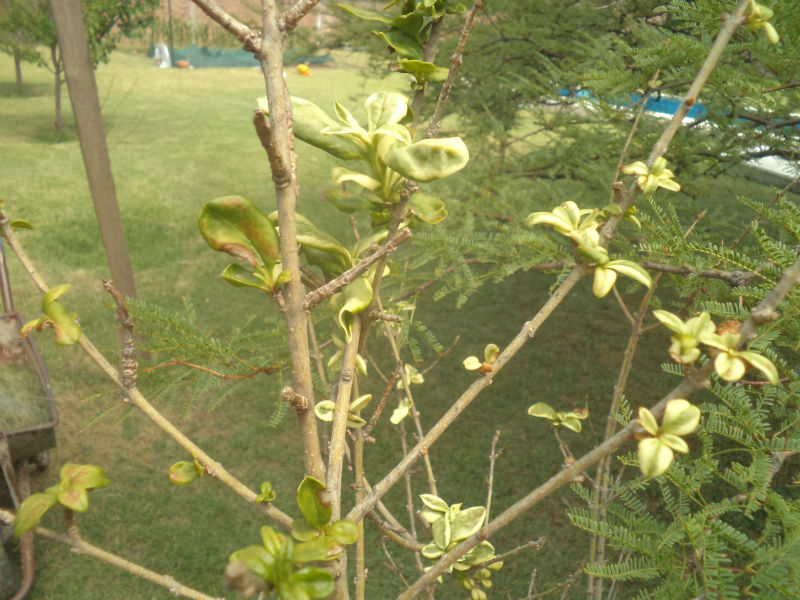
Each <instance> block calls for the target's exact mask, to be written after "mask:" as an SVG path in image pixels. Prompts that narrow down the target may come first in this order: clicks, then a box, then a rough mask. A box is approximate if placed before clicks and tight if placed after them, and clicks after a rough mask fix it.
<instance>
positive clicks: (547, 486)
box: [357, 259, 800, 600]
mask: <svg viewBox="0 0 800 600" xmlns="http://www.w3.org/2000/svg"><path fill="white" fill-rule="evenodd" d="M798 281H800V259H798V260H797V261H796V262H795V263H794V264H793V265H792V266H791V267H789V268H788V269H786V271H784V273H783V276H782V277H781V279H780V281H778V283H777V284H776V285H775V287H774V288H773V290H772V291H771V292H770V293H769V294H768V295H767V297H766V298H765V299H764V300H762V301H761V302H760V303H759V304H758V306H756V307H755V308H754V309H753V310H751V311H750V315H749V316H748V318H747V320H746V321H745V322H744V323H743V324H742V326H741V328H740V329H739V334H740V336H741V339H740V342H739V344H738V346H737V348H741V347H744V346H746V344H747V343H749V342H750V341H751V340H752V339H753V338H754V337H755V335H756V331H757V328H758V327H759V326H760V325H763V324H764V323H768V322H770V321H772V320H774V319H775V318H776V316H777V313H776V312H775V311H776V308H777V306H778V304H780V302H781V301H782V300H783V299H784V298H785V297H786V295H787V294H788V293H789V291H790V290H791V289H792V288H793V287H794V286H796V285H797V283H798ZM495 364H496V363H495ZM712 372H713V364H712V363H711V362H710V361H709V362H707V363H706V364H705V365H703V366H702V367H700V368H699V369H696V370H694V371H693V372H687V374H686V375H685V377H684V379H683V381H682V382H681V383H680V384H679V385H677V386H676V387H675V388H673V390H672V391H671V392H669V393H668V394H667V395H666V396H664V397H663V398H662V399H661V400H660V401H659V402H658V403H657V404H656V405H655V406H654V407H652V408H651V412H652V413H653V415H654V416H656V417H657V418H658V417H659V416H661V414H662V413H663V411H664V408H665V406H666V404H667V402H669V401H670V400H672V399H675V398H686V397H688V395H689V394H691V393H692V392H694V391H696V390H698V389H700V388H702V387H704V386H706V385H707V381H708V377H709V376H710V375H711V373H712ZM434 429H435V428H434ZM431 431H433V430H431ZM642 431H643V429H642V428H641V426H640V425H639V422H638V421H637V420H633V421H631V423H630V424H629V425H628V426H627V427H625V428H624V429H622V430H620V431H619V432H618V433H617V434H616V435H614V436H613V437H611V438H610V439H608V440H606V441H605V442H603V443H602V444H600V445H598V446H596V447H595V448H594V449H592V450H591V451H590V452H588V453H586V454H584V455H583V456H582V457H581V458H579V459H578V460H576V461H575V462H574V463H573V464H571V465H569V466H566V467H564V468H563V469H562V470H561V471H559V472H558V473H557V474H555V475H553V476H552V477H551V478H550V479H548V480H547V481H546V482H544V483H543V484H541V485H540V486H539V487H537V488H536V489H534V490H533V491H531V492H530V493H529V494H528V495H526V496H525V497H524V498H522V499H521V500H519V501H517V502H516V503H515V504H513V505H512V506H511V507H509V508H508V509H506V510H505V511H504V512H503V513H502V514H501V515H500V516H498V517H496V518H495V519H494V520H493V521H492V522H491V523H489V525H488V526H487V527H485V528H483V529H482V530H480V531H479V532H478V533H476V534H474V535H472V536H470V537H469V538H467V539H466V540H464V541H462V542H461V543H459V544H458V546H456V547H455V548H453V549H452V550H451V551H449V552H447V553H446V554H444V555H442V556H441V557H440V558H439V561H438V562H437V563H436V564H435V565H434V566H433V567H432V568H431V569H430V570H429V571H428V572H427V573H425V575H423V576H422V577H420V578H419V579H417V581H415V582H414V584H413V585H411V586H410V587H409V588H408V589H407V590H406V591H405V592H403V593H402V594H401V595H400V596H398V599H397V600H411V599H412V598H414V595H415V594H416V593H418V592H419V591H420V590H422V589H423V588H425V587H426V586H428V585H430V584H431V583H432V582H433V581H435V580H436V578H437V577H439V576H440V575H442V574H443V573H444V572H445V571H447V570H448V569H449V568H450V566H451V565H452V564H454V563H455V562H456V561H457V560H458V559H459V558H461V557H462V556H464V554H466V553H467V552H469V551H470V550H471V549H472V548H474V547H475V546H477V545H478V544H479V543H480V542H482V541H483V540H485V539H486V538H487V537H490V536H492V535H494V534H495V533H496V532H498V531H499V530H500V529H502V528H503V527H505V526H506V525H509V524H510V523H512V522H514V521H515V520H516V519H517V518H519V516H520V515H522V514H523V513H524V512H525V511H527V510H529V509H531V508H533V507H534V506H536V505H537V504H538V503H539V502H541V501H542V500H544V499H545V498H547V497H548V496H550V494H552V493H554V492H555V491H556V490H558V489H560V488H561V487H563V486H564V485H566V484H568V483H569V482H570V481H572V480H573V478H574V477H576V476H577V475H579V474H581V473H584V472H585V471H586V470H587V469H589V468H590V467H592V466H593V465H595V464H597V463H598V462H600V460H602V459H603V458H604V457H606V456H608V455H609V454H611V453H612V452H614V451H616V450H617V448H619V447H620V446H622V444H624V443H625V442H627V441H628V440H629V439H630V438H631V436H632V435H634V434H636V433H640V432H642ZM378 485H380V484H378ZM378 485H376V486H375V488H376V489H377V488H378ZM357 508H358V507H357Z"/></svg>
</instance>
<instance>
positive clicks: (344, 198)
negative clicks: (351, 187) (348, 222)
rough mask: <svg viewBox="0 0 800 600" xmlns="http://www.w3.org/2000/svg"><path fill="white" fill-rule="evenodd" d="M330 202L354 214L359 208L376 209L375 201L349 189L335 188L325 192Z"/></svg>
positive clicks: (345, 211)
mask: <svg viewBox="0 0 800 600" xmlns="http://www.w3.org/2000/svg"><path fill="white" fill-rule="evenodd" d="M325 195H326V198H327V199H328V202H330V203H331V204H333V206H335V207H336V208H337V209H339V210H340V211H342V212H343V213H348V214H352V213H354V212H356V211H359V210H374V209H375V207H376V204H375V202H373V201H372V200H370V199H369V198H368V197H366V196H364V195H363V194H354V193H353V192H348V191H347V190H340V189H333V190H328V191H327V192H325Z"/></svg>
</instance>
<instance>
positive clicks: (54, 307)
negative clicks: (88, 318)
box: [22, 284, 81, 346]
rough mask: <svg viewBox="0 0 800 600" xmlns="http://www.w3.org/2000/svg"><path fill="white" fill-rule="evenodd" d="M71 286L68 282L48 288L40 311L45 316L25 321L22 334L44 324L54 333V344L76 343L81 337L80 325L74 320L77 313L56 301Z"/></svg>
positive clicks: (67, 344) (39, 327)
mask: <svg viewBox="0 0 800 600" xmlns="http://www.w3.org/2000/svg"><path fill="white" fill-rule="evenodd" d="M71 287H72V286H71V285H69V284H62V285H57V286H55V287H53V288H50V290H48V291H47V293H46V294H45V295H44V297H43V298H42V311H43V312H44V314H45V315H47V318H46V319H37V320H36V321H30V322H28V323H26V324H25V325H24V326H23V328H22V335H27V333H28V332H29V331H30V330H31V329H33V328H36V329H41V328H42V327H43V326H45V325H50V326H52V328H53V331H54V333H55V337H56V344H60V345H62V346H69V345H72V344H75V343H77V341H78V340H79V339H80V337H81V327H80V325H78V322H77V321H76V317H77V315H76V314H75V313H67V310H66V309H65V308H64V306H63V305H62V304H61V303H60V302H58V298H60V297H61V296H62V295H63V294H65V293H66V292H67V290H69V289H70V288H71Z"/></svg>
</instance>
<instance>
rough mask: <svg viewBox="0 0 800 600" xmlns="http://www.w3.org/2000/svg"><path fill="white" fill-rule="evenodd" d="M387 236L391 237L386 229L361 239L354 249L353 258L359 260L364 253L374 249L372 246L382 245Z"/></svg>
mask: <svg viewBox="0 0 800 600" xmlns="http://www.w3.org/2000/svg"><path fill="white" fill-rule="evenodd" d="M387 235H389V232H388V231H387V230H386V229H380V230H378V231H376V232H375V233H373V234H371V235H368V236H362V237H361V239H360V240H358V242H356V245H355V247H354V248H353V256H354V257H356V258H358V257H359V256H361V255H362V254H363V253H364V252H366V251H367V250H369V249H370V247H372V244H380V243H381V242H383V240H385V239H386V236H387Z"/></svg>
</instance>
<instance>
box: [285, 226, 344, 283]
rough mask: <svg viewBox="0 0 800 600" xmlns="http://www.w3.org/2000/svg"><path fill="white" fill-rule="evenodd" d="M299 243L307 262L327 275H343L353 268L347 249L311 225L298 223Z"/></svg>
mask: <svg viewBox="0 0 800 600" xmlns="http://www.w3.org/2000/svg"><path fill="white" fill-rule="evenodd" d="M297 242H298V243H299V244H300V249H301V250H302V252H303V255H304V256H305V257H306V260H308V262H309V263H311V264H312V265H314V266H316V267H319V268H320V269H322V271H323V272H325V273H329V274H332V275H341V274H342V273H344V272H345V271H346V270H347V269H349V268H350V267H352V266H353V259H352V258H351V257H350V253H349V252H348V251H347V249H346V248H345V247H344V246H342V245H341V244H340V243H339V242H338V240H337V239H336V238H334V237H333V236H332V235H330V234H328V233H326V232H324V231H320V230H319V229H317V228H316V227H314V225H312V224H310V223H307V222H304V221H300V220H298V221H297Z"/></svg>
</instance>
